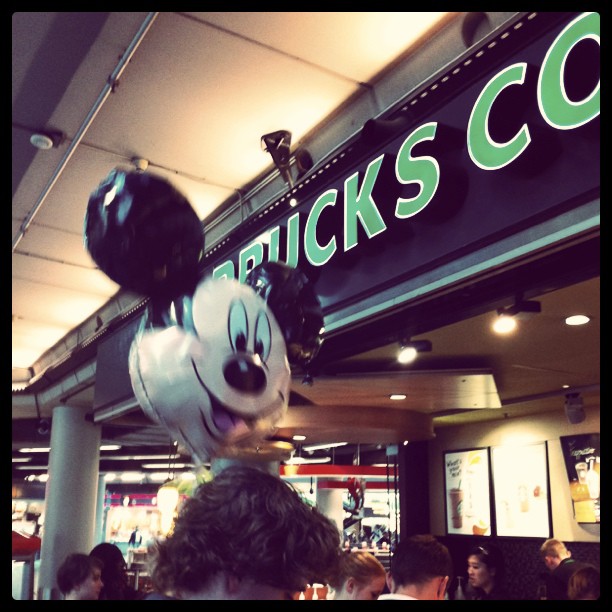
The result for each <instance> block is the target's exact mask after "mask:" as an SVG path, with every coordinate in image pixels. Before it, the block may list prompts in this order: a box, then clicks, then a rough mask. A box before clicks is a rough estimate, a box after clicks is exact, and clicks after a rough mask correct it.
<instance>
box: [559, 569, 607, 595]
mask: <svg viewBox="0 0 612 612" xmlns="http://www.w3.org/2000/svg"><path fill="white" fill-rule="evenodd" d="M599 592H600V576H599V570H598V569H597V568H596V567H595V566H592V565H587V566H586V567H581V568H580V569H578V570H576V571H575V572H574V573H573V574H572V575H571V576H570V579H569V581H568V583H567V598H568V599H599Z"/></svg>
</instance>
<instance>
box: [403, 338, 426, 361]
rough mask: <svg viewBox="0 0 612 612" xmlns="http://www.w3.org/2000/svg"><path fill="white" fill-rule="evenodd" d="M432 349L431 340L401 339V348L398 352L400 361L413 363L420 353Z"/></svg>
mask: <svg viewBox="0 0 612 612" xmlns="http://www.w3.org/2000/svg"><path fill="white" fill-rule="evenodd" d="M430 351H431V342H430V341H429V340H409V339H404V340H401V341H400V349H399V352H398V354H397V360H398V361H399V363H402V364H406V363H412V362H413V361H414V360H415V359H416V358H417V356H418V354H419V353H429V352H430Z"/></svg>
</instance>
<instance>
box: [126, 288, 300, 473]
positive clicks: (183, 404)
mask: <svg viewBox="0 0 612 612" xmlns="http://www.w3.org/2000/svg"><path fill="white" fill-rule="evenodd" d="M184 312H185V313H189V312H191V317H192V320H191V321H188V320H185V321H184V326H179V325H173V326H169V327H166V328H155V327H153V328H148V329H143V330H142V331H141V332H140V333H139V334H137V336H136V337H135V339H134V342H133V343H132V347H131V350H130V357H129V370H130V377H131V381H132V388H133V389H134V393H135V395H136V398H137V399H138V401H139V403H140V405H141V406H142V408H143V410H144V411H145V413H146V414H147V415H148V416H149V417H150V418H152V419H153V420H155V421H157V422H158V423H160V424H161V425H163V426H164V427H165V428H166V429H167V431H168V432H169V433H170V434H171V435H172V437H173V439H175V440H178V441H180V442H181V444H182V445H183V446H184V447H185V448H187V449H188V450H189V452H190V453H191V455H192V457H193V458H194V460H195V461H196V462H199V463H205V462H207V461H209V460H210V459H211V458H212V457H214V456H215V455H218V454H219V453H222V452H224V451H227V450H228V449H230V448H239V447H241V446H244V445H246V444H248V443H250V442H252V441H253V440H258V439H262V438H263V437H264V436H265V435H267V434H270V433H272V432H273V430H274V425H275V423H276V422H277V421H278V420H279V419H280V418H281V417H282V416H283V414H284V412H285V411H286V410H287V407H288V402H289V386H290V382H291V371H290V368H289V363H288V361H287V353H286V346H285V341H284V338H283V333H282V331H281V329H280V327H279V325H278V323H277V321H276V319H275V317H274V315H273V313H272V311H271V310H270V308H269V307H268V305H267V304H266V302H265V301H264V300H263V299H262V298H261V297H259V296H258V295H257V294H256V293H255V292H254V291H253V290H252V289H251V288H250V287H247V286H246V285H244V284H241V283H239V282H238V281H236V280H230V279H220V280H213V279H210V278H209V279H206V280H203V281H202V282H200V283H199V285H198V286H197V288H196V291H195V294H194V296H193V300H192V303H191V308H185V309H184Z"/></svg>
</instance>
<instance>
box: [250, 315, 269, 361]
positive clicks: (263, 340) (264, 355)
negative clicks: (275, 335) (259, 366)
mask: <svg viewBox="0 0 612 612" xmlns="http://www.w3.org/2000/svg"><path fill="white" fill-rule="evenodd" d="M271 345H272V329H271V328H270V320H269V319H268V315H267V314H266V313H265V312H264V311H263V310H262V311H261V312H260V313H259V314H258V315H257V320H256V321H255V347H254V348H255V353H257V354H258V355H259V356H260V357H261V360H262V361H267V360H268V357H269V356H270V348H271Z"/></svg>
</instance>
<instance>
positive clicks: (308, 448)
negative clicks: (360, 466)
mask: <svg viewBox="0 0 612 612" xmlns="http://www.w3.org/2000/svg"><path fill="white" fill-rule="evenodd" d="M347 444H348V442H328V443H327V444H309V445H307V446H302V449H303V450H305V451H306V452H307V453H311V452H313V451H316V450H323V449H328V448H337V447H338V446H346V445H347Z"/></svg>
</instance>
